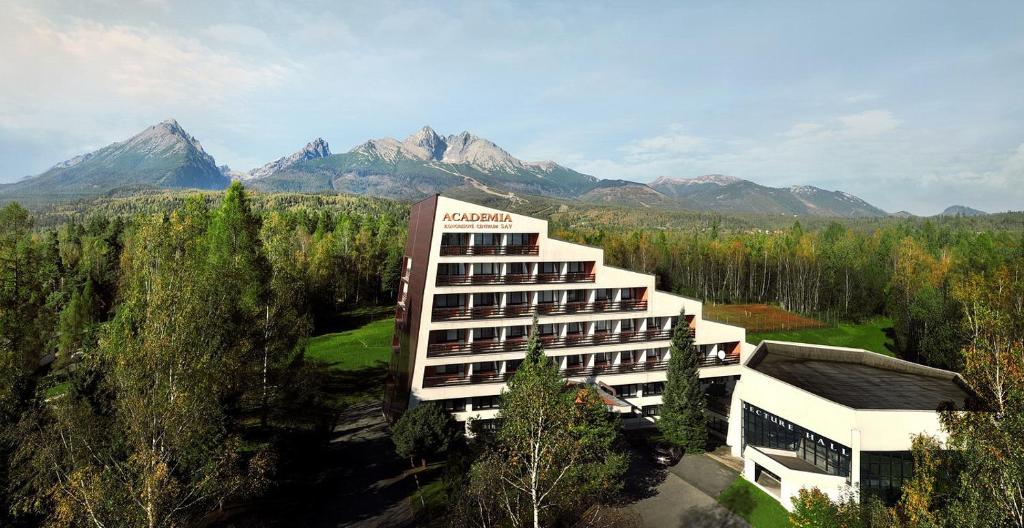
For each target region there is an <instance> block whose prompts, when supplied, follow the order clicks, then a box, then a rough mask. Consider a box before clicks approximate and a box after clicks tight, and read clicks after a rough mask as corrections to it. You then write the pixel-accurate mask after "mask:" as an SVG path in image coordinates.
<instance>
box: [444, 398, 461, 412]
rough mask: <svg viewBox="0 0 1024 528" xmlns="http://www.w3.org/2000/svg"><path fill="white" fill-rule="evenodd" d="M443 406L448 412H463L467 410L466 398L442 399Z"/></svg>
mask: <svg viewBox="0 0 1024 528" xmlns="http://www.w3.org/2000/svg"><path fill="white" fill-rule="evenodd" d="M438 403H440V404H441V408H442V409H444V410H445V411H448V412H462V411H465V410H466V399H465V398H454V399H451V400H440V401H439V402H438Z"/></svg>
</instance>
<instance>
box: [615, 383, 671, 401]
mask: <svg viewBox="0 0 1024 528" xmlns="http://www.w3.org/2000/svg"><path fill="white" fill-rule="evenodd" d="M612 388H613V389H615V394H616V395H618V396H619V397H620V398H636V397H639V396H658V395H660V394H662V393H664V392H665V382H663V381H659V382H655V383H632V384H629V385H614V386H612Z"/></svg>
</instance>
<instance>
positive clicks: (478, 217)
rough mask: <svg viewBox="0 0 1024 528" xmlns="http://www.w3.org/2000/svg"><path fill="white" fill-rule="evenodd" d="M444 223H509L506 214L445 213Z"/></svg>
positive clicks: (508, 215) (509, 218)
mask: <svg viewBox="0 0 1024 528" xmlns="http://www.w3.org/2000/svg"><path fill="white" fill-rule="evenodd" d="M444 221H445V222H511V221H512V215H510V214H508V213H445V214H444Z"/></svg>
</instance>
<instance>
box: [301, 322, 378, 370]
mask: <svg viewBox="0 0 1024 528" xmlns="http://www.w3.org/2000/svg"><path fill="white" fill-rule="evenodd" d="M394 329H395V321H394V319H381V320H378V321H373V322H371V323H368V324H366V325H364V326H361V327H359V328H356V329H353V330H346V331H344V332H337V333H333V334H324V335H319V336H316V337H313V338H310V340H309V343H307V344H306V357H307V358H310V359H316V360H319V361H323V362H324V363H327V364H328V366H330V368H331V369H333V370H342V371H352V370H362V369H369V368H374V367H380V366H384V365H386V364H387V362H388V358H389V357H390V356H391V336H392V332H393V331H394Z"/></svg>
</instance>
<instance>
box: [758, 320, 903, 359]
mask: <svg viewBox="0 0 1024 528" xmlns="http://www.w3.org/2000/svg"><path fill="white" fill-rule="evenodd" d="M890 328H892V320H891V319H889V318H887V317H876V318H875V319H871V320H869V321H866V322H864V323H861V324H852V323H840V324H838V325H836V326H834V327H828V328H810V329H804V330H788V331H778V332H749V331H748V333H747V342H749V343H753V344H755V345H756V344H758V343H760V342H761V341H762V340H764V339H773V340H777V341H799V342H801V343H814V344H816V345H831V346H841V347H851V348H863V349H865V350H870V351H872V352H878V353H879V354H884V355H886V356H892V355H894V353H893V351H894V350H895V346H894V344H893V341H892V338H891V337H890V336H889V333H888V332H887V330H889V329H890Z"/></svg>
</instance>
